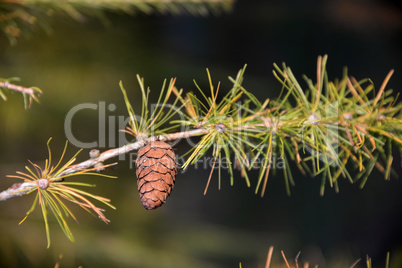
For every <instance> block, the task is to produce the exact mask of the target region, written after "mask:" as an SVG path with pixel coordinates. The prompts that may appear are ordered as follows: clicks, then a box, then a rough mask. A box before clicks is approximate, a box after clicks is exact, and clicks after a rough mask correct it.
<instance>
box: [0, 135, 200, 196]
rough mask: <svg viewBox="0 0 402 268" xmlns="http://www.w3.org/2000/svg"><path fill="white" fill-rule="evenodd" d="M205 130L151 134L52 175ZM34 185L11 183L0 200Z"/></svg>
mask: <svg viewBox="0 0 402 268" xmlns="http://www.w3.org/2000/svg"><path fill="white" fill-rule="evenodd" d="M206 132H207V130H206V129H204V128H198V129H194V130H188V131H184V132H177V133H171V134H164V135H158V136H153V137H150V138H148V139H145V140H141V141H136V142H133V143H130V144H127V145H124V146H121V147H119V148H114V149H110V150H107V151H105V152H103V153H100V154H99V156H98V157H95V158H89V159H88V160H85V161H83V162H81V163H78V164H75V165H72V166H70V167H69V168H67V169H65V170H63V171H62V172H60V173H59V174H58V175H56V176H54V178H59V177H63V176H66V175H71V174H75V173H78V172H82V171H83V170H86V169H90V168H92V167H97V166H98V167H101V168H97V169H98V171H101V170H102V167H104V166H103V163H104V162H106V161H107V160H109V159H112V158H114V157H117V156H119V155H122V154H127V153H129V152H132V151H135V150H138V149H139V148H141V147H143V146H144V144H145V143H149V142H152V141H156V140H159V141H172V140H179V139H185V138H189V137H193V136H200V135H203V134H205V133H206ZM34 186H36V184H35V183H32V182H23V183H15V184H13V185H12V186H11V187H10V188H8V189H6V190H4V191H2V192H0V201H5V200H7V199H10V198H13V197H18V196H22V195H25V194H27V193H29V192H30V191H31V189H32V187H34Z"/></svg>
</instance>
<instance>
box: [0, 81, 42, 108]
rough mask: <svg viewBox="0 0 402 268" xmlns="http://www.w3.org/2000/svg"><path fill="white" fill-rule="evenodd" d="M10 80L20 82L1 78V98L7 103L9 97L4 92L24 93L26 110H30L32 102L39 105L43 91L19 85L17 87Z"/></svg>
mask: <svg viewBox="0 0 402 268" xmlns="http://www.w3.org/2000/svg"><path fill="white" fill-rule="evenodd" d="M10 80H18V79H17V78H10V79H1V78H0V97H1V98H2V99H3V100H4V101H6V100H7V97H6V95H5V94H4V92H3V91H4V90H11V91H15V92H19V93H22V96H23V97H24V106H25V109H27V108H30V107H31V105H32V102H34V101H35V102H37V103H39V96H40V95H41V94H42V90H40V89H39V88H38V87H29V88H27V87H22V86H19V85H15V84H12V83H10V82H9V81H10Z"/></svg>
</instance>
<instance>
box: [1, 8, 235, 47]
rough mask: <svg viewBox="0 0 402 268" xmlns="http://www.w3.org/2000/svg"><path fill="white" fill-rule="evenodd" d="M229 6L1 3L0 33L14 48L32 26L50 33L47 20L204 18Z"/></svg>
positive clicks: (224, 10)
mask: <svg viewBox="0 0 402 268" xmlns="http://www.w3.org/2000/svg"><path fill="white" fill-rule="evenodd" d="M233 3H234V0H112V1H111V0H58V1H54V0H2V3H0V29H1V30H2V31H3V32H4V34H5V35H6V36H7V37H8V39H9V41H10V43H11V44H12V45H15V44H16V43H17V39H18V38H19V37H21V36H23V35H25V36H29V35H30V33H31V32H32V30H33V28H34V27H36V26H39V27H41V28H43V29H44V30H45V31H46V32H48V33H50V32H51V27H50V25H49V17H50V16H55V15H58V16H63V15H67V16H69V17H71V18H73V19H74V20H76V21H79V22H83V21H85V19H86V18H87V17H97V18H99V19H100V20H102V21H103V22H104V23H108V20H107V16H105V14H104V12H105V11H111V12H120V13H126V14H129V15H136V14H138V13H145V14H147V15H150V14H153V13H160V14H172V15H179V14H183V13H184V14H186V13H188V14H191V15H192V16H206V15H208V14H211V13H212V14H220V13H222V12H229V11H230V10H231V9H232V7H233Z"/></svg>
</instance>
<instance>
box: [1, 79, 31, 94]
mask: <svg viewBox="0 0 402 268" xmlns="http://www.w3.org/2000/svg"><path fill="white" fill-rule="evenodd" d="M0 87H4V88H7V89H10V90H14V91H17V92H21V93H24V94H28V95H33V94H34V93H35V91H34V90H33V89H32V88H31V87H28V88H27V87H22V86H18V85H14V84H10V83H9V82H7V81H6V82H0Z"/></svg>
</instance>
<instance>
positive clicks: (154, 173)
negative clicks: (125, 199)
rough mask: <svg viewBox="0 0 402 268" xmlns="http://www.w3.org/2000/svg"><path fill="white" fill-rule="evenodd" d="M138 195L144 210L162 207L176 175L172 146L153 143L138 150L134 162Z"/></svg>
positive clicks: (158, 142)
mask: <svg viewBox="0 0 402 268" xmlns="http://www.w3.org/2000/svg"><path fill="white" fill-rule="evenodd" d="M136 167H137V172H136V173H137V184H138V193H139V194H140V199H141V204H142V205H143V206H144V208H146V209H156V208H158V207H160V206H162V205H163V204H164V203H165V202H166V199H167V197H168V196H169V195H170V193H171V192H172V189H173V186H174V181H175V178H176V174H177V167H176V156H175V154H174V152H173V148H172V146H170V145H169V144H167V143H165V142H163V141H154V142H151V143H148V144H146V145H145V146H144V147H142V148H140V149H139V150H138V156H137V161H136Z"/></svg>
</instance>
